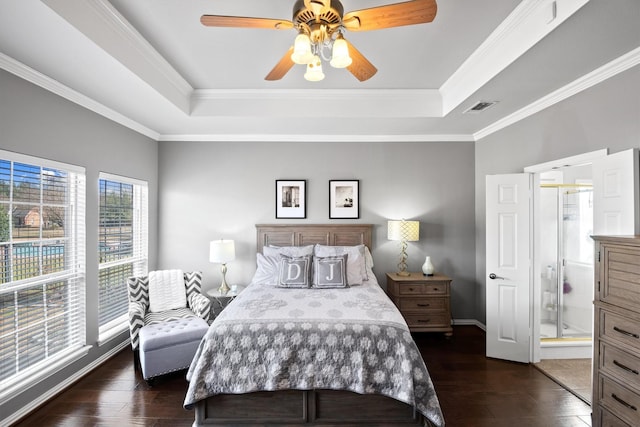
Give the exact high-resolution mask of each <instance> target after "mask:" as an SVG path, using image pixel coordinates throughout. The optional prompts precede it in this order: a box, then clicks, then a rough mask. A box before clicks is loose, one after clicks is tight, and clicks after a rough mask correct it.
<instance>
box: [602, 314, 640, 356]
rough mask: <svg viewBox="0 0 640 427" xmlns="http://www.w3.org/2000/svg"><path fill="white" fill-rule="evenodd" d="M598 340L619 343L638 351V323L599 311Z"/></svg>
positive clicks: (639, 328) (639, 326)
mask: <svg viewBox="0 0 640 427" xmlns="http://www.w3.org/2000/svg"><path fill="white" fill-rule="evenodd" d="M600 338H602V339H610V340H613V341H617V342H621V343H624V344H627V345H629V346H631V347H633V348H634V349H636V350H638V351H640V323H639V322H638V321H636V320H633V319H629V318H628V317H624V316H621V315H618V314H614V313H612V312H610V311H607V310H603V309H600Z"/></svg>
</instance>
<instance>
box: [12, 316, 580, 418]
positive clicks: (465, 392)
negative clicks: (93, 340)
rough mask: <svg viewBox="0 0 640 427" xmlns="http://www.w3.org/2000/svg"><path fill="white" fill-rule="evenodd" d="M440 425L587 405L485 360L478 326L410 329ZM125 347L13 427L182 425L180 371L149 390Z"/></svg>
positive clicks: (553, 414) (531, 373)
mask: <svg viewBox="0 0 640 427" xmlns="http://www.w3.org/2000/svg"><path fill="white" fill-rule="evenodd" d="M415 339H416V342H417V344H418V347H419V348H420V350H421V352H422V354H423V357H424V359H425V362H426V364H427V367H428V368H429V372H430V374H431V377H432V379H433V382H434V384H435V387H436V391H437V393H438V397H439V399H440V404H441V406H442V410H443V412H444V417H445V421H446V423H447V427H477V426H491V427H514V426H516V427H525V426H527V427H538V426H540V427H542V426H545V427H569V426H571V427H586V426H590V425H591V408H590V407H589V405H587V404H585V403H583V402H582V401H581V400H580V399H578V398H577V397H575V396H574V395H573V394H571V393H570V392H568V391H566V390H565V389H563V388H562V387H560V386H559V385H557V384H556V383H555V382H553V381H552V380H551V379H549V378H548V377H547V376H545V375H544V374H542V373H541V372H540V371H539V370H537V369H536V368H535V367H533V365H524V364H518V363H511V362H505V361H501V360H495V359H487V358H486V357H485V356H484V354H485V337H484V332H483V331H482V330H481V329H479V328H477V327H475V326H456V327H454V334H453V337H452V338H451V339H446V338H445V337H444V336H443V335H441V334H416V335H415ZM132 361H133V358H132V354H131V352H130V351H129V350H125V351H122V352H121V353H119V354H118V355H117V356H116V357H114V358H113V359H111V360H109V361H108V362H107V363H105V364H103V365H102V366H101V367H99V368H98V369H96V370H95V371H93V372H92V373H91V374H89V375H88V376H86V377H85V378H83V379H82V380H80V381H78V382H77V383H76V384H75V385H74V386H73V387H71V388H69V389H68V390H66V391H64V392H63V393H61V394H60V395H58V396H57V397H56V398H55V399H52V400H51V401H50V402H48V403H47V404H46V405H44V406H42V407H41V408H40V409H39V410H38V411H36V412H34V413H33V414H31V415H30V416H29V417H27V418H26V419H24V420H22V421H21V422H20V423H18V424H17V426H20V427H27V426H37V427H45V426H118V427H126V426H158V427H160V426H172V427H173V426H190V425H191V423H192V422H193V412H191V411H187V410H184V409H183V408H182V402H183V399H184V394H185V390H186V386H187V383H186V381H185V379H184V372H182V373H178V374H174V375H170V376H167V377H164V378H161V379H159V380H158V381H157V382H156V384H155V386H154V387H152V388H150V387H148V386H147V385H146V383H145V382H144V381H143V380H142V379H141V377H140V374H139V373H138V372H135V371H134V369H133V362H132Z"/></svg>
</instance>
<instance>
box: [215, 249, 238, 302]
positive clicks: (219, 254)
mask: <svg viewBox="0 0 640 427" xmlns="http://www.w3.org/2000/svg"><path fill="white" fill-rule="evenodd" d="M235 258H236V248H235V244H234V242H233V240H223V239H220V240H213V241H211V243H210V244H209V262H215V263H218V264H222V284H221V285H220V287H219V288H218V292H220V294H222V295H226V294H227V292H229V286H228V285H227V280H226V274H227V263H228V262H229V261H233V260H234V259H235Z"/></svg>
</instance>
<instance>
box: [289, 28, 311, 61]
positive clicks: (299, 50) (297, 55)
mask: <svg viewBox="0 0 640 427" xmlns="http://www.w3.org/2000/svg"><path fill="white" fill-rule="evenodd" d="M291 60H292V61H293V62H295V63H296V64H308V63H310V62H311V61H312V60H313V53H311V40H310V39H309V36H308V35H306V34H304V33H300V34H298V35H297V36H296V40H295V42H294V43H293V53H292V54H291Z"/></svg>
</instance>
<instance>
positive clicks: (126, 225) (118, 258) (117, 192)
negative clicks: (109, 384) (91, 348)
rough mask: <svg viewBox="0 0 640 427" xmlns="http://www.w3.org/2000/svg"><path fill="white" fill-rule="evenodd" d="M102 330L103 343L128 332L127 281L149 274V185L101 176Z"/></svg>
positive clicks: (100, 266) (100, 289)
mask: <svg viewBox="0 0 640 427" xmlns="http://www.w3.org/2000/svg"><path fill="white" fill-rule="evenodd" d="M99 187H100V223H99V227H100V229H99V239H98V256H99V262H100V265H99V280H98V286H99V293H98V297H99V326H100V340H101V341H103V340H104V339H105V337H107V336H111V335H113V333H114V332H119V331H121V330H123V329H125V328H126V327H127V325H128V323H127V322H128V318H127V312H128V307H129V301H128V296H127V293H128V290H127V283H126V281H127V277H129V276H137V275H143V274H146V273H147V265H148V264H147V263H148V249H147V246H148V201H147V193H148V189H147V183H146V182H144V181H139V180H135V179H131V178H124V177H119V176H115V175H109V174H104V173H103V174H100V181H99Z"/></svg>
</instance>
